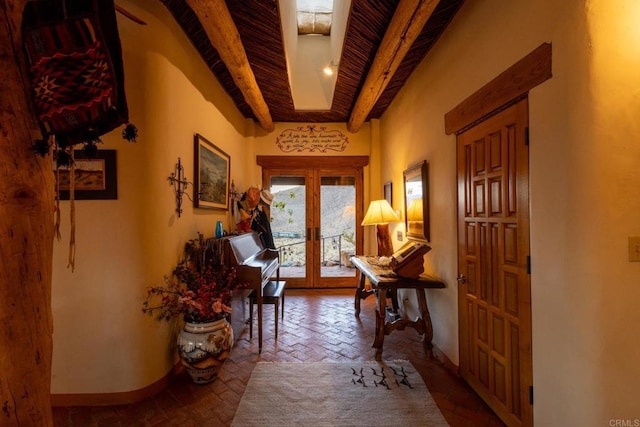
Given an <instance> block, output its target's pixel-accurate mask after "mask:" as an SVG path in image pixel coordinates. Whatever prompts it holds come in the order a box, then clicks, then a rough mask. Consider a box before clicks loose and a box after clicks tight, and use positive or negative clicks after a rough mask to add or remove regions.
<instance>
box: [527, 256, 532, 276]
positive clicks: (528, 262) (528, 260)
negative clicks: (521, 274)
mask: <svg viewBox="0 0 640 427" xmlns="http://www.w3.org/2000/svg"><path fill="white" fill-rule="evenodd" d="M527 274H531V256H530V255H527Z"/></svg>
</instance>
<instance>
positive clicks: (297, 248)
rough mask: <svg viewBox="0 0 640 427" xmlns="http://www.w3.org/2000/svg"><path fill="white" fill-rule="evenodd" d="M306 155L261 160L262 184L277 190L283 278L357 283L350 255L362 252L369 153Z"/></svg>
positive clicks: (316, 283)
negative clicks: (365, 155)
mask: <svg viewBox="0 0 640 427" xmlns="http://www.w3.org/2000/svg"><path fill="white" fill-rule="evenodd" d="M306 159H308V161H305V160H302V158H299V157H284V158H282V157H268V156H261V157H259V159H258V164H259V165H260V166H262V185H263V187H264V188H266V189H269V190H270V191H271V193H272V194H273V195H274V198H273V202H272V203H271V211H270V220H271V230H272V233H273V237H274V242H275V245H276V248H277V249H278V251H279V256H280V277H281V278H283V279H284V280H286V281H287V286H289V287H292V288H344V287H356V285H357V281H356V271H355V268H354V267H353V265H352V264H351V261H350V257H351V256H353V255H355V254H356V253H358V252H362V241H363V239H362V236H361V234H362V233H361V227H360V222H361V221H362V204H363V202H362V200H363V196H362V194H363V166H364V165H363V164H361V163H362V162H363V160H362V159H363V158H362V157H358V158H357V159H360V161H358V162H355V164H349V163H348V162H344V161H341V160H338V159H344V158H342V157H329V158H327V157H312V158H306ZM310 159H313V161H311V160H310ZM349 159H352V157H349ZM364 159H366V158H364ZM365 164H366V163H365ZM300 165H305V168H300Z"/></svg>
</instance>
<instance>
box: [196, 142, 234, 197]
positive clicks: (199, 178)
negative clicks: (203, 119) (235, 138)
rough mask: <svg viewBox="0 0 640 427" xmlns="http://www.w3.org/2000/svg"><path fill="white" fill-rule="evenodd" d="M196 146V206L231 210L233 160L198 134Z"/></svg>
mask: <svg viewBox="0 0 640 427" xmlns="http://www.w3.org/2000/svg"><path fill="white" fill-rule="evenodd" d="M194 146H195V147H194V152H195V161H194V170H195V177H194V180H193V182H194V184H195V185H194V197H193V203H194V206H195V207H196V208H213V209H229V176H230V170H231V158H230V157H229V155H228V154H227V153H225V152H224V151H222V150H221V149H220V148H218V147H216V146H215V145H213V144H212V143H211V142H209V141H208V140H207V139H206V138H205V137H203V136H202V135H200V134H198V133H196V134H195V136H194Z"/></svg>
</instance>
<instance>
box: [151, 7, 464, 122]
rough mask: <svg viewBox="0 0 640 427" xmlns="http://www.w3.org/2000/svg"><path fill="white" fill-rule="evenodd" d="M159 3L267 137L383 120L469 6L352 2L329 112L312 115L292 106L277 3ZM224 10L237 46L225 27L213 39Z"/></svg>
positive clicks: (230, 94) (242, 110)
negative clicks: (283, 125) (294, 128)
mask: <svg viewBox="0 0 640 427" xmlns="http://www.w3.org/2000/svg"><path fill="white" fill-rule="evenodd" d="M161 1H162V2H163V3H164V4H165V5H166V7H167V8H168V9H169V10H170V11H171V13H172V14H173V16H174V17H175V19H176V21H177V22H178V23H179V24H180V26H181V27H182V29H183V31H184V32H185V34H187V36H188V37H189V38H190V40H191V42H192V43H193V45H194V47H195V48H196V49H197V50H198V52H199V53H200V54H201V56H202V58H203V60H204V61H205V62H206V63H207V64H208V66H209V68H210V69H211V71H212V73H213V74H214V75H215V77H216V78H217V80H218V81H219V82H220V84H221V85H222V86H223V88H224V89H225V90H226V91H227V93H228V94H229V96H231V98H232V99H233V100H234V102H235V104H236V106H237V108H238V110H239V111H240V113H241V114H242V115H243V116H244V117H246V118H252V119H254V120H256V121H258V122H259V123H260V125H261V126H262V127H263V128H264V129H267V131H269V129H273V128H272V127H271V126H272V125H273V122H300V123H328V122H342V123H346V124H348V126H349V128H350V129H353V131H356V130H357V129H359V128H360V126H361V125H362V123H364V122H366V121H368V120H370V119H374V118H380V117H381V116H382V114H383V113H384V112H385V110H386V109H387V107H388V106H389V105H390V104H391V102H392V101H393V99H394V97H395V96H396V94H397V93H398V92H399V91H400V89H401V88H402V86H403V85H404V84H405V82H406V81H407V79H408V78H409V76H410V75H411V73H412V72H413V70H414V69H415V68H416V67H417V66H418V65H419V64H420V62H422V60H423V59H425V56H426V55H427V53H428V52H429V51H430V49H431V48H432V47H433V46H434V45H435V43H436V42H437V40H438V38H439V37H440V35H441V34H442V33H443V32H444V31H445V29H446V28H447V26H448V24H449V23H450V22H451V20H452V19H453V17H454V16H455V14H456V13H457V11H458V10H459V8H460V7H461V5H462V4H463V2H464V0H440V1H436V0H422V1H420V0H377V1H369V0H354V1H352V2H351V9H350V11H349V19H348V23H347V28H346V32H345V39H344V46H343V49H342V56H341V57H340V61H339V67H338V70H337V71H338V73H337V77H336V85H335V91H334V96H333V101H332V103H331V109H330V110H322V111H309V110H296V109H295V107H294V104H293V99H292V95H291V87H290V84H289V82H290V80H289V76H288V75H287V71H288V70H287V62H286V58H285V51H284V46H283V40H282V28H281V27H280V22H281V17H280V10H279V7H278V0H227V1H226V2H225V1H224V0H215V1H212V2H208V1H206V0H161ZM290 1H293V0H290ZM224 5H226V9H227V10H228V16H227V17H226V18H224V19H225V20H226V21H227V23H226V24H224V27H222V28H227V27H228V26H229V22H228V19H229V16H230V19H231V20H232V22H233V24H234V26H235V28H236V31H237V33H236V34H234V35H233V37H231V38H232V40H228V39H227V37H228V34H226V32H225V31H224V30H223V29H221V28H219V29H217V30H216V31H217V32H221V31H222V33H223V34H217V35H216V33H214V32H213V31H212V30H211V28H210V27H212V26H216V25H220V24H219V23H218V24H216V23H214V22H211V23H210V21H218V20H220V19H221V13H219V12H218V11H219V10H220V8H222V7H223V6H224ZM407 5H408V6H407ZM407 11H409V12H407ZM396 20H398V21H399V22H400V24H397V23H396V22H395V21H396ZM422 20H426V23H424V22H422ZM392 21H394V22H393V24H392ZM205 23H206V24H205ZM205 25H206V27H207V28H208V29H205V28H204V27H205ZM390 25H393V26H392V27H391V28H390ZM210 33H211V34H210ZM415 33H417V35H416V34H415ZM318 37H320V36H318ZM385 38H387V39H388V40H383V39H385ZM238 39H239V40H240V42H241V46H242V49H241V48H240V46H239V44H238ZM410 39H411V41H409V40H410ZM230 43H233V44H230ZM387 44H388V45H389V46H387V47H385V46H384V45H387ZM238 51H241V52H242V53H238ZM242 56H244V58H246V61H248V64H249V66H250V70H247V63H245V62H244V61H245V59H243V58H240V59H238V58H239V57H242ZM376 58H379V59H376ZM249 72H251V74H249ZM243 73H246V74H243ZM249 75H253V82H249V80H251V77H247V76H249ZM361 92H363V93H362V94H360V93H361ZM358 97H360V100H358V102H357V103H356V100H357V99H358ZM263 102H264V104H266V106H267V107H265V106H264V105H263V104H262V103H263ZM270 123H271V124H270Z"/></svg>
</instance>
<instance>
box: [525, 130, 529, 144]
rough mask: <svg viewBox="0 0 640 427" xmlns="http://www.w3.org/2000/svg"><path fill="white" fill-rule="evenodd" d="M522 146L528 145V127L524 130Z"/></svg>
mask: <svg viewBox="0 0 640 427" xmlns="http://www.w3.org/2000/svg"><path fill="white" fill-rule="evenodd" d="M524 145H529V126H527V127H526V128H524Z"/></svg>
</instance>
